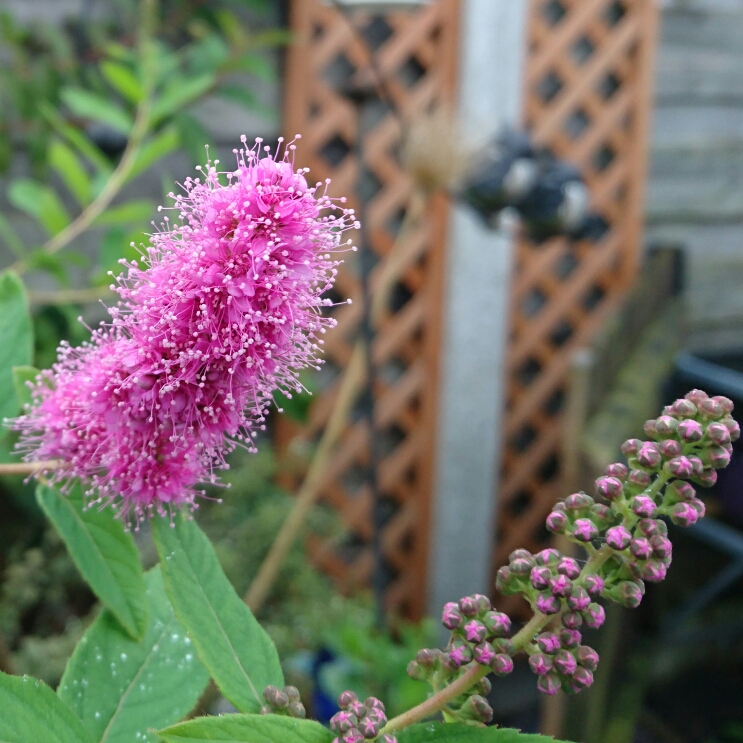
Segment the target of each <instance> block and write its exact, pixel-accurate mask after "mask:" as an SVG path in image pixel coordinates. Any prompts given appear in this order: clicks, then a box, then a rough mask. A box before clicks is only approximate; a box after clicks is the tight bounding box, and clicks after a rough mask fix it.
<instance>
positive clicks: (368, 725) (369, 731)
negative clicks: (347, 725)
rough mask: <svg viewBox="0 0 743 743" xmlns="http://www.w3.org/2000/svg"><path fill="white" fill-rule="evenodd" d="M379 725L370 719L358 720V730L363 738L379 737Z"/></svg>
mask: <svg viewBox="0 0 743 743" xmlns="http://www.w3.org/2000/svg"><path fill="white" fill-rule="evenodd" d="M380 727H381V726H380V724H379V723H378V722H377V721H376V720H375V719H374V718H372V717H366V718H364V719H363V720H359V725H358V730H359V732H360V733H361V734H362V735H363V736H364V738H367V739H368V738H376V737H377V735H379V729H380Z"/></svg>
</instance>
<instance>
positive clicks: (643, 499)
mask: <svg viewBox="0 0 743 743" xmlns="http://www.w3.org/2000/svg"><path fill="white" fill-rule="evenodd" d="M630 507H631V508H632V510H633V511H634V513H636V514H637V515H638V516H640V517H642V518H652V517H653V516H655V514H656V512H657V511H658V508H657V506H656V505H655V501H654V500H653V499H652V498H651V497H650V496H648V495H636V496H635V497H634V498H633V499H632V503H630Z"/></svg>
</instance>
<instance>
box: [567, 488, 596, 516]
mask: <svg viewBox="0 0 743 743" xmlns="http://www.w3.org/2000/svg"><path fill="white" fill-rule="evenodd" d="M593 504H594V500H593V498H591V496H590V495H587V494H586V493H573V494H572V495H569V496H568V497H567V498H565V508H566V509H567V510H568V511H569V512H571V513H574V514H575V513H582V512H583V511H587V510H588V509H589V508H590V507H591V506H592V505H593Z"/></svg>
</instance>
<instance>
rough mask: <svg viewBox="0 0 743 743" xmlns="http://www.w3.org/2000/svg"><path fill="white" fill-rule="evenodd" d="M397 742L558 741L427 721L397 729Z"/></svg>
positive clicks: (487, 742) (512, 729) (545, 737)
mask: <svg viewBox="0 0 743 743" xmlns="http://www.w3.org/2000/svg"><path fill="white" fill-rule="evenodd" d="M395 735H396V736H397V740H398V743H559V741H555V739H554V738H551V737H549V736H546V735H537V734H535V733H522V732H521V731H520V730H515V729H514V728H496V727H488V728H480V727H474V726H472V725H463V724H461V723H441V722H429V723H424V724H423V725H411V726H410V727H409V728H405V729H404V730H400V731H397V732H396V733H395Z"/></svg>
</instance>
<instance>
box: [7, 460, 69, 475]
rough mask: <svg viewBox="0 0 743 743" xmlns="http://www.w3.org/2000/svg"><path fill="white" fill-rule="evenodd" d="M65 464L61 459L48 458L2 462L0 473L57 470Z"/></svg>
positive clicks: (25, 473)
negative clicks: (37, 460) (32, 460)
mask: <svg viewBox="0 0 743 743" xmlns="http://www.w3.org/2000/svg"><path fill="white" fill-rule="evenodd" d="M63 466H64V462H63V461H62V460H61V459H47V460H44V461H41V462H14V463H12V464H0V475H33V474H34V473H36V472H39V471H44V470H56V469H59V468H61V467H63Z"/></svg>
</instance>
